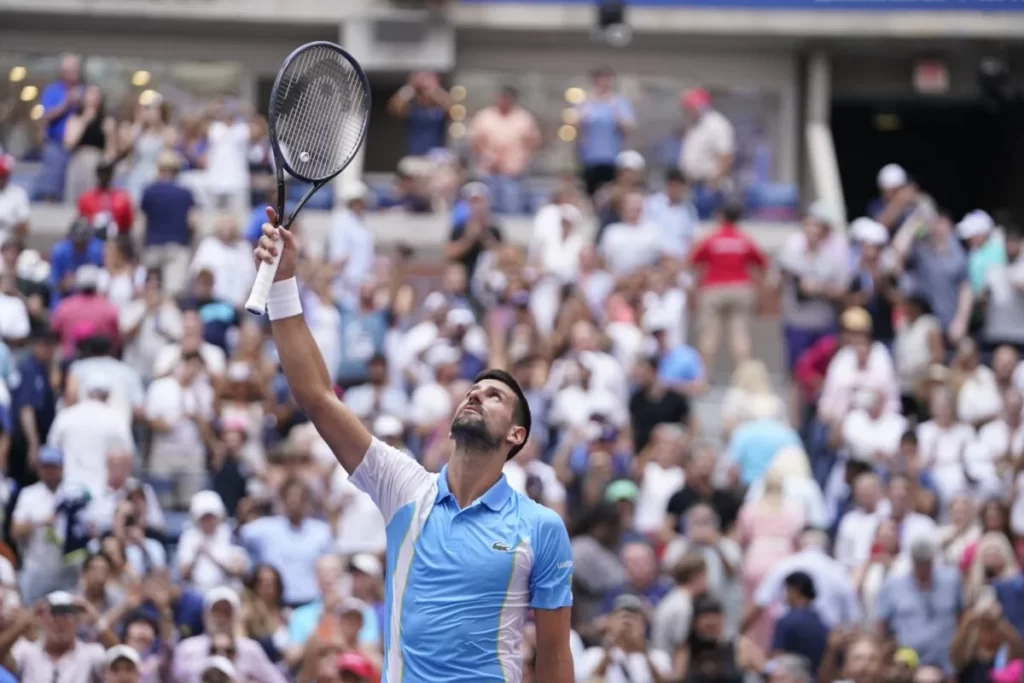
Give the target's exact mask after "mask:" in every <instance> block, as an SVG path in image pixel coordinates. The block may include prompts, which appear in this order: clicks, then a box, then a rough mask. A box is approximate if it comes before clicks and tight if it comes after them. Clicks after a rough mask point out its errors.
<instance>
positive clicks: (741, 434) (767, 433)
mask: <svg viewBox="0 0 1024 683" xmlns="http://www.w3.org/2000/svg"><path fill="white" fill-rule="evenodd" d="M789 446H795V447H797V448H802V447H803V446H802V443H801V441H800V435H799V434H797V433H796V430H794V429H793V428H792V427H789V426H788V425H785V424H783V423H782V422H779V421H778V420H772V419H765V420H752V421H750V422H747V423H744V424H742V425H740V426H739V427H737V428H736V431H734V432H733V433H732V438H731V439H730V440H729V460H730V461H731V462H732V463H733V464H734V465H736V466H738V467H739V468H740V481H742V482H743V485H744V486H750V485H751V484H752V483H753V482H754V481H756V480H758V479H760V478H761V477H763V476H764V475H765V472H767V471H768V467H769V466H770V465H771V463H772V460H773V459H774V458H775V454H776V453H777V452H778V451H779V450H780V449H782V448H786V447H789Z"/></svg>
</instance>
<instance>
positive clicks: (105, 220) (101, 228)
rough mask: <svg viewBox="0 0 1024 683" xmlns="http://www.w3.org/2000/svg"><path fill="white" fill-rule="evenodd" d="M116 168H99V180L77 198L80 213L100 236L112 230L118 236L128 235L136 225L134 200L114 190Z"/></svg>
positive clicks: (116, 189)
mask: <svg viewBox="0 0 1024 683" xmlns="http://www.w3.org/2000/svg"><path fill="white" fill-rule="evenodd" d="M113 180H114V167H113V166H112V165H111V164H108V163H101V164H99V165H97V166H96V181H95V182H94V183H93V184H92V187H91V188H89V189H87V190H85V191H84V192H82V193H81V194H80V195H78V200H77V201H78V214H79V215H80V216H83V217H84V218H87V219H89V221H90V223H91V224H92V227H93V228H94V229H95V230H96V231H97V234H99V235H103V236H105V235H107V230H108V229H111V228H113V230H114V231H116V232H119V233H124V232H128V231H130V230H131V229H132V224H133V223H134V222H135V209H134V208H133V207H132V199H131V197H129V196H128V193H127V192H125V191H124V190H122V189H119V188H116V187H112V186H111V183H112V182H113Z"/></svg>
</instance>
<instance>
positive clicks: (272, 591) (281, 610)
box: [242, 564, 290, 662]
mask: <svg viewBox="0 0 1024 683" xmlns="http://www.w3.org/2000/svg"><path fill="white" fill-rule="evenodd" d="M283 595H284V583H283V582H282V580H281V574H280V572H278V571H277V570H276V569H274V568H273V567H272V566H270V565H269V564H261V565H259V566H257V567H256V568H255V569H254V570H253V571H252V573H251V574H249V578H247V579H246V581H245V590H244V591H242V625H243V627H244V629H245V633H246V635H247V636H248V637H250V638H252V639H253V640H255V641H256V642H258V643H259V644H260V645H261V646H262V647H263V650H264V651H265V652H266V653H267V656H268V657H270V660H271V661H273V662H276V661H279V660H280V659H281V658H282V657H283V656H284V650H285V648H286V647H288V642H289V641H288V617H289V613H290V610H288V608H287V607H285V605H284V602H283V599H282V596H283Z"/></svg>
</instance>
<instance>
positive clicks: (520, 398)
mask: <svg viewBox="0 0 1024 683" xmlns="http://www.w3.org/2000/svg"><path fill="white" fill-rule="evenodd" d="M485 379H491V380H494V381H495V382H501V383H502V384H504V385H505V386H507V387H508V388H509V389H511V390H512V393H514V394H515V395H516V407H515V410H514V411H513V412H512V424H514V425H516V426H517V427H524V428H526V437H525V438H524V439H523V442H522V443H521V444H518V445H516V446H513V447H512V450H510V451H509V452H508V457H507V458H506V460H511V459H512V458H514V457H516V454H517V453H519V451H521V450H523V446H525V445H526V442H527V441H529V439H530V425H531V424H532V423H533V418H532V417H531V416H530V404H529V403H528V402H527V401H526V394H524V393H523V390H522V388H521V387H520V386H519V382H517V381H516V380H515V378H514V377H512V375H510V374H508V373H507V372H505V371H504V370H497V369H494V368H492V369H490V370H484V371H483V372H481V373H480V374H479V375H477V376H476V379H474V380H473V384H476V383H477V382H482V381H484V380H485Z"/></svg>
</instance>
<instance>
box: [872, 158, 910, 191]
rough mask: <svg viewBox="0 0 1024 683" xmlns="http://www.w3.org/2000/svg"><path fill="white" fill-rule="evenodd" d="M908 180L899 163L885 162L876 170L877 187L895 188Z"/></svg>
mask: <svg viewBox="0 0 1024 683" xmlns="http://www.w3.org/2000/svg"><path fill="white" fill-rule="evenodd" d="M907 182H909V179H908V178H907V172H906V171H904V170H903V167H902V166H900V165H899V164H886V165H885V166H883V167H882V170H881V171H879V172H878V189H880V190H897V189H899V188H901V187H903V186H904V185H906V184H907Z"/></svg>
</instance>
